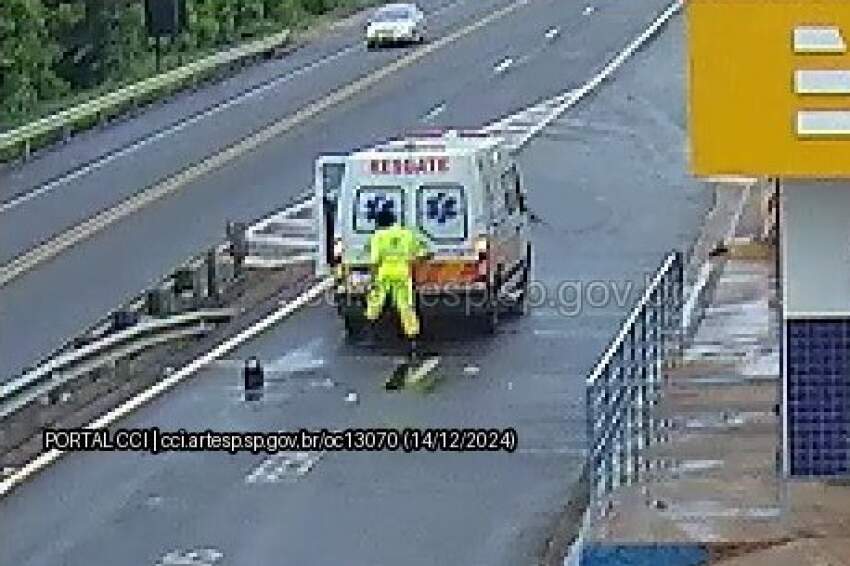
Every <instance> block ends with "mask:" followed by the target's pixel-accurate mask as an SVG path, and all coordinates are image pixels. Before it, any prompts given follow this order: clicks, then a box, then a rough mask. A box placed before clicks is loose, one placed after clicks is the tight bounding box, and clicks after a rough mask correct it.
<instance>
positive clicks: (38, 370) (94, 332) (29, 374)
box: [0, 188, 313, 419]
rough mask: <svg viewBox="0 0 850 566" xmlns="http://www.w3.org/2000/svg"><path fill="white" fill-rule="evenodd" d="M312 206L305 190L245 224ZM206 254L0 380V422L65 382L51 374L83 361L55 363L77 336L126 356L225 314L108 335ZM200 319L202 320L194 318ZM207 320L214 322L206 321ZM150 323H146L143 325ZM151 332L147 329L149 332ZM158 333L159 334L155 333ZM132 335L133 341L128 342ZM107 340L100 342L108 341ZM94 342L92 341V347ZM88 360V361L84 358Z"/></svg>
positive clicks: (223, 247) (104, 351)
mask: <svg viewBox="0 0 850 566" xmlns="http://www.w3.org/2000/svg"><path fill="white" fill-rule="evenodd" d="M312 203H313V192H312V188H310V189H307V190H305V191H303V192H301V193H299V194H298V195H296V196H295V197H293V198H292V199H290V200H289V201H288V202H287V203H285V204H284V205H283V206H282V207H280V208H278V209H276V210H274V211H273V212H271V213H267V214H264V215H263V216H261V217H258V218H254V219H252V220H249V221H248V230H249V232H250V231H254V230H256V229H257V228H259V227H262V226H265V225H267V224H269V223H270V222H273V221H274V220H275V219H276V218H279V217H283V218H289V217H291V216H294V215H295V214H297V213H299V212H301V211H303V210H306V209H308V208H309V207H311V206H312ZM228 248H229V243H228V242H226V241H224V242H219V243H217V244H215V245H214V246H213V249H215V251H216V253H218V254H224V253H226V252H227V250H228ZM206 255H207V252H204V253H202V254H199V255H195V256H192V257H191V258H189V259H187V260H186V261H184V262H182V263H181V264H179V265H178V266H176V268H175V269H173V270H172V271H171V272H170V273H168V274H167V275H165V276H163V277H159V278H156V279H155V280H153V281H151V282H150V283H149V284H148V285H146V286H145V287H144V288H143V289H142V290H141V291H139V292H138V293H135V294H133V295H132V296H131V297H130V298H129V299H127V300H125V301H123V302H122V303H121V304H120V305H119V306H118V307H116V308H114V309H112V310H110V311H109V312H108V313H106V314H105V315H104V316H103V317H101V318H100V319H98V320H97V321H95V322H94V323H93V324H91V325H90V326H88V327H87V328H86V329H84V330H83V331H81V332H80V333H79V334H77V336H75V337H74V338H72V339H70V340H67V341H66V342H64V343H63V344H61V345H60V346H59V347H58V348H56V349H55V350H53V351H52V352H51V353H50V354H48V355H47V356H45V357H44V358H42V359H41V360H40V361H38V362H37V363H36V364H35V365H34V366H33V367H32V368H31V369H27V370H25V371H24V372H22V373H21V374H19V375H16V376H14V377H12V378H11V379H9V380H7V381H2V380H0V419H3V418H5V417H7V416H9V415H11V414H13V413H14V412H16V411H17V410H19V409H20V408H22V407H24V406H26V405H27V404H29V403H31V402H33V400H34V399H36V398H37V397H39V396H42V395H45V394H47V393H49V392H50V391H51V390H52V389H54V388H56V387H58V386H60V385H62V383H63V382H64V381H63V380H64V378H63V379H53V378H51V375H57V374H59V373H62V372H64V374H63V375H64V376H65V377H67V373H68V371H67V370H68V368H69V367H70V365H74V364H76V363H78V361H77V360H79V361H80V362H82V361H84V360H83V359H79V358H73V360H74V361H72V362H71V364H70V365H66V366H64V367H63V366H62V363H63V362H61V361H58V360H66V361H67V360H68V359H70V358H71V357H72V355H73V354H75V353H77V352H80V351H81V349H79V348H76V347H75V345H74V344H75V339H76V338H78V337H81V336H82V337H91V336H100V337H101V338H96V339H95V342H100V343H101V346H102V348H101V349H100V350H99V353H98V355H99V356H104V357H105V356H109V355H112V354H114V353H115V352H118V351H119V350H121V351H123V352H125V353H126V354H128V355H129V354H130V353H133V351H138V349H139V348H136V347H133V346H131V342H132V341H133V340H139V341H143V342H147V344H145V345H144V346H145V347H148V346H151V345H155V342H156V339H154V338H152V336H154V335H157V336H159V337H168V335H169V334H170V333H171V334H176V333H179V332H180V331H181V329H186V328H187V325H189V326H190V325H191V324H192V323H193V321H194V323H195V324H197V323H198V322H199V321H201V320H203V317H204V316H206V315H211V316H212V317H213V318H215V317H216V316H217V315H216V312H226V311H223V310H222V311H215V310H207V311H192V312H190V313H186V314H183V315H178V316H177V317H171V318H169V319H160V320H159V321H157V322H159V323H160V324H161V326H157V327H156V332H154V333H153V334H151V332H145V330H144V329H141V330H138V331H137V332H139V333H138V334H133V333H131V332H130V331H131V330H133V329H134V328H136V327H137V325H134V326H133V327H131V328H130V329H127V330H126V331H122V332H125V333H127V334H125V335H122V336H123V337H124V338H128V339H127V340H121V339H120V337H119V338H116V336H118V334H120V333H112V334H107V333H108V332H109V329H110V328H111V327H112V317H113V314H115V313H117V312H120V311H140V310H142V309H143V308H144V307H145V302H146V299H145V297H146V292H147V291H148V290H149V289H152V288H156V287H162V286H165V285H167V284H168V282H169V281H171V280H172V279H173V277H174V274H175V273H176V272H177V271H178V270H180V269H184V268H187V267H190V266H192V265H193V264H195V263H198V262H200V261H202V260H203V259H204V258H205V257H206ZM246 259H247V260H252V259H253V260H257V261H258V262H259V263H262V259H263V258H262V256H249V257H248V258H246ZM298 259H299V260H304V259H305V258H303V257H299V258H298ZM306 259H313V256H309V257H307V258H306ZM251 263H252V262H250V261H246V265H247V266H248V267H266V266H265V265H257V266H254V265H251ZM271 263H272V264H273V265H269V266H268V267H276V268H279V267H280V265H278V264H277V260H272V261H271ZM283 263H293V261H291V260H290V261H285V260H284V262H283ZM198 316H200V317H201V319H198V318H197V317H198ZM206 320H213V319H210V318H207V319H206ZM143 324H149V323H143ZM149 330H150V329H149ZM157 333H159V334H157ZM133 336H135V338H133V339H130V338H131V337H133ZM107 339H109V341H102V340H107ZM95 342H92V344H94V343H95ZM86 359H89V358H86Z"/></svg>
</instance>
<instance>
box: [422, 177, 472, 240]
mask: <svg viewBox="0 0 850 566" xmlns="http://www.w3.org/2000/svg"><path fill="white" fill-rule="evenodd" d="M466 209H467V207H466V191H465V189H464V187H463V186H461V185H458V184H454V183H439V184H430V185H422V186H420V187H419V191H418V192H417V202H416V210H417V221H418V223H419V229H420V230H421V231H422V232H423V233H425V234H426V235H427V236H428V237H429V238H431V239H432V240H434V241H435V242H463V241H465V240H466V238H467V237H468V231H469V226H468V220H467V214H466Z"/></svg>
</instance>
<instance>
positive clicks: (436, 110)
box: [422, 102, 446, 122]
mask: <svg viewBox="0 0 850 566" xmlns="http://www.w3.org/2000/svg"><path fill="white" fill-rule="evenodd" d="M445 110H446V103H445V102H441V103H439V104H437V105H436V106H434V107H433V108H431V109H430V110H429V111H428V112H426V113H425V115H424V116H423V117H422V121H423V122H429V121H431V120H433V119H434V118H436V117H437V116H439V115H440V114H442V113H443V112H444V111H445Z"/></svg>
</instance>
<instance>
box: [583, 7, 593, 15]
mask: <svg viewBox="0 0 850 566" xmlns="http://www.w3.org/2000/svg"><path fill="white" fill-rule="evenodd" d="M595 11H596V8H594V7H593V6H587V7H586V8H585V9H584V11H583V12H582V14H584V15H585V16H589V15H590V14H592V13H593V12H595Z"/></svg>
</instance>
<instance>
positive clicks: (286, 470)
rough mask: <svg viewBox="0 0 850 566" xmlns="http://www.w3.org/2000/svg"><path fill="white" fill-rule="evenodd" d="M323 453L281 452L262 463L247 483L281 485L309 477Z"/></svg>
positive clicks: (247, 477) (246, 479)
mask: <svg viewBox="0 0 850 566" xmlns="http://www.w3.org/2000/svg"><path fill="white" fill-rule="evenodd" d="M322 455H323V454H322V453H321V452H280V453H278V454H273V455H271V456H269V457H268V458H266V459H265V460H263V461H262V462H260V464H259V465H258V466H257V467H256V468H254V469H253V470H252V471H251V473H250V474H248V475H247V476H246V477H245V483H250V484H256V483H280V482H282V481H295V480H298V479H301V478H302V477H304V476H305V475H307V474H308V473H309V472H310V470H312V469H313V466H315V465H316V463H317V462H318V461H319V460H320V459H321V458H322Z"/></svg>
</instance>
